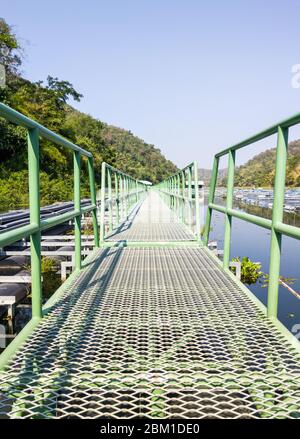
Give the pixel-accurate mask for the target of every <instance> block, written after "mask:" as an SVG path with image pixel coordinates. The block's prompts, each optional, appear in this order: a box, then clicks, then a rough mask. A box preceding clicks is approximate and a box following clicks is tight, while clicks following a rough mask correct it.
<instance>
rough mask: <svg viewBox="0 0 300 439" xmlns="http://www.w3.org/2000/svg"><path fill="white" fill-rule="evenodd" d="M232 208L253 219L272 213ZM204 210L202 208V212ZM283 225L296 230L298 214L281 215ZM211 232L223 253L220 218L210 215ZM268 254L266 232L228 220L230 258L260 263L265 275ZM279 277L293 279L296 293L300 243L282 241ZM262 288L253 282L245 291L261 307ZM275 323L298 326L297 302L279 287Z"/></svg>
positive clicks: (299, 282) (299, 284)
mask: <svg viewBox="0 0 300 439" xmlns="http://www.w3.org/2000/svg"><path fill="white" fill-rule="evenodd" d="M215 202H216V203H217V204H222V205H224V202H225V201H224V200H223V199H216V200H215ZM234 207H235V208H238V209H241V210H244V211H246V212H248V213H252V214H254V215H259V216H263V217H266V218H270V217H271V216H272V210H271V209H267V208H261V207H258V206H250V205H245V204H241V203H238V202H236V204H235V206H234ZM205 210H206V208H205ZM284 222H285V223H287V224H291V225H294V226H298V227H300V214H299V213H298V214H296V213H285V214H284ZM211 227H212V230H211V232H210V240H216V241H217V242H218V248H219V249H223V243H224V241H223V238H224V214H222V213H219V212H216V211H214V212H213V217H212V225H211ZM269 251H270V231H269V230H266V229H263V228H262V227H258V226H256V225H253V224H250V223H248V222H246V221H243V220H240V219H237V218H233V219H232V241H231V258H232V257H236V256H240V257H241V258H242V257H243V256H248V257H249V258H250V259H251V260H252V261H254V262H260V263H261V265H262V271H263V272H264V273H268V270H269ZM280 273H281V276H284V277H286V278H294V279H295V280H294V282H293V284H291V287H292V288H293V289H294V290H296V291H297V292H299V293H300V241H299V240H297V239H292V238H289V237H283V238H282V257H281V270H280ZM262 285H263V284H262V283H260V282H257V283H256V284H254V285H250V286H248V288H249V289H250V290H251V291H252V292H253V293H254V294H255V296H256V297H258V298H259V299H260V300H261V301H262V302H263V303H264V304H265V305H266V303H267V291H268V289H267V288H266V287H263V286H262ZM278 318H279V320H280V321H281V322H282V323H283V324H284V325H285V326H286V327H287V328H288V329H289V330H290V331H291V330H292V328H293V326H294V325H296V324H300V300H299V299H297V298H296V297H295V296H294V295H293V294H292V293H290V292H289V291H288V290H287V289H286V288H284V287H283V286H280V287H279V306H278Z"/></svg>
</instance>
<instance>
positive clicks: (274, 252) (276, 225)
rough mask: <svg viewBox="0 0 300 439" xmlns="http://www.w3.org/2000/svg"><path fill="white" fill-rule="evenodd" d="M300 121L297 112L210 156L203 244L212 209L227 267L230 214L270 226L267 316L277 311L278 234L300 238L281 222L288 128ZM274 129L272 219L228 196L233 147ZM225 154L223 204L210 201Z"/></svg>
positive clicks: (231, 183)
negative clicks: (221, 221)
mask: <svg viewBox="0 0 300 439" xmlns="http://www.w3.org/2000/svg"><path fill="white" fill-rule="evenodd" d="M298 123H300V114H296V115H295V116H293V117H291V118H289V119H286V120H284V121H283V122H280V123H278V124H276V125H273V126H272V127H271V128H268V129H266V130H264V131H261V132H260V133H258V134H255V135H254V136H252V137H249V138H248V139H246V140H244V141H242V142H240V143H238V144H236V145H233V146H231V147H229V148H226V149H224V150H223V151H221V152H219V153H217V154H216V155H215V158H214V164H213V170H212V177H211V183H210V192H209V199H208V209H207V214H206V226H205V232H204V244H205V245H208V241H209V231H210V225H211V215H212V211H213V210H217V211H219V212H222V213H224V214H225V216H226V220H225V236H224V260H223V265H224V268H228V265H229V259H230V240H231V221H232V217H236V218H239V219H242V220H244V221H247V222H250V223H252V224H256V225H258V226H260V227H264V228H266V229H269V230H271V243H270V267H269V286H268V305H267V314H268V317H269V318H271V319H276V318H277V311H278V309H277V308H278V291H279V277H280V258H281V240H282V235H286V236H290V237H292V238H295V239H300V228H298V227H295V226H290V225H288V224H284V223H283V206H284V194H285V173H286V160H287V149H288V129H289V127H292V126H294V125H296V124H298ZM275 133H277V150H276V167H275V184H274V203H273V213H272V221H271V220H269V219H266V218H261V217H258V216H256V215H252V214H248V213H246V212H241V211H238V210H235V209H233V208H232V198H233V189H234V166H235V151H237V150H239V149H240V148H244V147H245V146H248V145H250V144H252V143H254V142H257V141H258V140H262V139H264V138H266V137H269V136H271V135H273V134H275ZM226 154H228V179H227V201H226V207H224V206H220V205H217V204H215V203H214V198H215V189H216V183H217V173H218V162H219V158H220V157H221V156H224V155H226Z"/></svg>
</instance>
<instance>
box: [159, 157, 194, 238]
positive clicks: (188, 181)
mask: <svg viewBox="0 0 300 439" xmlns="http://www.w3.org/2000/svg"><path fill="white" fill-rule="evenodd" d="M193 184H194V191H193V187H192V186H193ZM155 189H157V190H158V191H159V192H160V194H161V197H162V198H163V200H164V201H165V202H166V204H167V205H168V206H169V207H170V208H171V209H172V210H174V212H175V213H176V215H177V216H178V218H179V219H180V220H181V221H182V222H183V223H184V224H185V225H186V226H187V227H188V228H189V229H190V230H192V231H193V233H194V234H195V235H196V238H197V240H198V241H199V242H200V241H201V221H200V219H201V218H200V197H199V180H198V165H197V162H196V161H194V162H192V163H190V164H189V165H187V166H186V167H185V168H183V169H181V170H180V171H178V172H176V173H175V174H173V175H171V176H170V177H169V178H167V179H166V180H164V181H162V182H161V183H159V184H157V185H156V186H155ZM193 192H194V196H193Z"/></svg>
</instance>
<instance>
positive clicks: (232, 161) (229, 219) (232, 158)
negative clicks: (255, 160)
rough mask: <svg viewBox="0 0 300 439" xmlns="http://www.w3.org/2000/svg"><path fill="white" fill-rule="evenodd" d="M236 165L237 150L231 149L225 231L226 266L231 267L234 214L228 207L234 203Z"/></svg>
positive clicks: (224, 262) (224, 259)
mask: <svg viewBox="0 0 300 439" xmlns="http://www.w3.org/2000/svg"><path fill="white" fill-rule="evenodd" d="M234 166H235V151H232V150H230V151H229V153H228V175H227V195H226V214H225V215H226V216H225V233H224V257H223V266H224V268H228V267H229V261H230V243H231V223H232V216H231V215H230V213H229V212H228V209H232V203H233V189H234Z"/></svg>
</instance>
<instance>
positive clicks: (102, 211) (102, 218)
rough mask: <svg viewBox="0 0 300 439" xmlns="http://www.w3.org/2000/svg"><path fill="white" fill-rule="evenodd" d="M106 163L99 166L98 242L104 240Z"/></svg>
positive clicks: (101, 242)
mask: <svg viewBox="0 0 300 439" xmlns="http://www.w3.org/2000/svg"><path fill="white" fill-rule="evenodd" d="M105 174H106V163H105V162H102V166H101V205H100V244H103V242H104V236H105V183H106V178H105V177H106V176H105Z"/></svg>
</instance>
